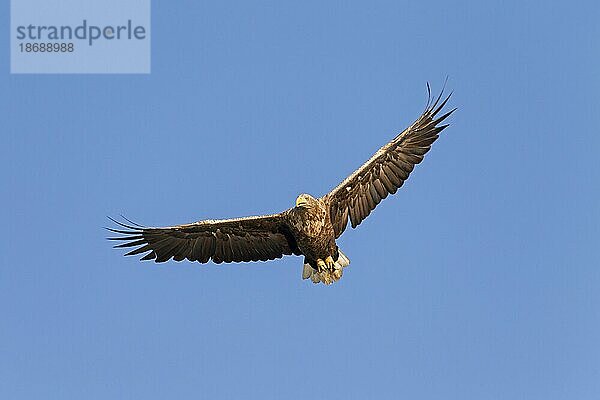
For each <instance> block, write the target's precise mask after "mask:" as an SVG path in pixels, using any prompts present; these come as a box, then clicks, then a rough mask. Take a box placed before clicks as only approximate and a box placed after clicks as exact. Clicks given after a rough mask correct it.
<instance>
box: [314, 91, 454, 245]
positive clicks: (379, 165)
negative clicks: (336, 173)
mask: <svg viewBox="0 0 600 400" xmlns="http://www.w3.org/2000/svg"><path fill="white" fill-rule="evenodd" d="M427 89H428V92H429V94H430V95H431V92H430V90H429V85H427ZM442 93H443V91H442ZM442 93H440V95H439V96H438V98H437V100H436V101H435V102H434V103H433V104H430V102H429V101H428V102H427V107H426V108H425V111H424V112H423V114H421V116H420V117H419V118H418V119H417V120H416V121H415V122H414V123H413V124H412V125H411V126H409V127H408V128H406V129H405V130H404V131H403V132H402V133H400V134H399V135H398V136H396V137H395V138H394V139H393V140H392V141H391V142H389V143H388V144H386V145H385V146H383V147H382V148H381V149H379V151H377V153H375V154H374V155H373V157H371V158H370V159H369V160H368V161H367V162H366V163H364V164H363V165H362V166H361V167H360V168H359V169H357V170H356V171H354V173H352V175H350V176H349V177H348V178H346V179H345V180H344V181H343V182H342V183H340V184H339V185H338V186H337V187H336V188H335V189H333V190H332V191H331V192H330V193H328V194H327V195H326V196H325V198H326V199H327V200H328V202H329V204H330V216H331V223H332V224H333V228H334V231H335V237H336V238H338V237H339V236H340V235H341V234H342V233H343V232H344V229H346V225H347V224H348V218H350V223H351V224H352V227H353V228H356V227H357V226H358V224H360V223H361V222H362V221H363V220H364V219H365V218H367V216H368V215H369V214H370V213H371V211H372V210H373V209H375V207H376V206H377V204H379V202H380V201H381V200H382V199H385V198H386V197H387V196H388V194H394V193H396V191H397V190H398V188H400V187H401V186H402V185H403V184H404V181H405V180H406V179H408V175H409V174H410V173H411V172H412V170H413V168H414V166H415V164H418V163H420V162H421V161H422V160H423V156H424V155H425V153H427V152H428V151H429V149H430V148H431V144H432V143H433V142H434V141H435V140H436V139H437V138H438V134H439V133H440V132H441V131H442V130H443V129H444V128H446V127H447V126H448V125H439V124H440V123H441V122H442V121H443V120H445V119H446V118H447V117H448V116H449V115H450V114H452V112H454V110H455V109H453V110H450V111H449V112H447V113H445V114H444V115H442V116H440V117H438V116H437V115H438V113H439V112H440V110H442V108H444V106H445V105H446V103H447V102H448V99H450V95H451V94H450V95H448V96H447V97H446V98H445V99H444V100H443V101H442V102H441V103H440V100H441V99H442ZM438 103H440V104H438Z"/></svg>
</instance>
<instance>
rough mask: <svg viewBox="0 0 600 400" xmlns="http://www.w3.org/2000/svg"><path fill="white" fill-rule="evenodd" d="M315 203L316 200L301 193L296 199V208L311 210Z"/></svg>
mask: <svg viewBox="0 0 600 400" xmlns="http://www.w3.org/2000/svg"><path fill="white" fill-rule="evenodd" d="M315 203H317V199H315V198H314V197H312V196H311V195H310V194H306V193H302V194H301V195H300V196H298V198H296V208H311V207H313V206H314V205H315Z"/></svg>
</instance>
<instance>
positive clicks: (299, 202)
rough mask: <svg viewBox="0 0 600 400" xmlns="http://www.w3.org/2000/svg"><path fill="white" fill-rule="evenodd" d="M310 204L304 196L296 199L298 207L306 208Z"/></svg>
mask: <svg viewBox="0 0 600 400" xmlns="http://www.w3.org/2000/svg"><path fill="white" fill-rule="evenodd" d="M307 204H308V202H307V201H306V199H305V198H304V197H302V196H299V197H298V198H297V199H296V207H304V206H305V205H307Z"/></svg>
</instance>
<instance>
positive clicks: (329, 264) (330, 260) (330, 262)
mask: <svg viewBox="0 0 600 400" xmlns="http://www.w3.org/2000/svg"><path fill="white" fill-rule="evenodd" d="M325 263H326V264H327V268H329V269H333V268H334V264H335V262H334V261H333V258H332V257H331V256H327V258H326V259H325Z"/></svg>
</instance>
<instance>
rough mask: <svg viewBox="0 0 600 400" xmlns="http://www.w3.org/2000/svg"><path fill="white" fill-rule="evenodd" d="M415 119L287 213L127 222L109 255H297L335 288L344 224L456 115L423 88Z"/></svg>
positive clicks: (365, 211) (377, 197) (371, 205)
mask: <svg viewBox="0 0 600 400" xmlns="http://www.w3.org/2000/svg"><path fill="white" fill-rule="evenodd" d="M427 93H428V100H427V104H426V106H425V110H424V111H423V113H422V114H421V115H420V116H419V118H417V120H416V121H415V122H414V123H413V124H411V125H410V126H409V127H408V128H406V129H405V130H404V131H402V132H401V133H400V134H399V135H397V136H396V137H395V138H394V139H392V140H391V141H390V142H389V143H387V144H386V145H385V146H383V147H381V148H380V149H379V150H378V151H377V152H376V153H375V154H374V155H373V156H372V157H371V158H370V159H369V160H368V161H367V162H365V163H364V164H363V165H362V166H361V167H360V168H358V169H357V170H356V171H354V172H353V173H352V174H351V175H350V176H348V177H347V178H346V179H344V180H343V181H342V182H341V183H340V184H339V185H338V186H336V187H335V188H334V189H333V190H332V191H331V192H329V193H327V194H326V195H324V196H322V197H319V198H316V197H313V196H311V195H310V194H306V193H303V194H300V195H299V196H298V197H297V199H296V203H295V205H294V207H292V208H290V209H288V210H285V211H283V212H280V213H278V214H271V215H262V216H254V217H245V218H233V219H220V220H203V221H198V222H194V223H190V224H184V225H176V226H169V227H162V228H154V227H145V226H142V225H139V224H136V223H134V222H132V221H130V220H128V219H127V218H125V217H123V218H124V220H125V221H123V222H119V221H117V220H115V219H113V218H110V217H109V218H110V220H111V221H113V223H115V224H117V225H118V226H115V227H113V228H106V229H108V230H109V231H111V232H113V233H114V234H117V235H116V236H115V237H109V238H107V239H108V240H113V241H117V242H118V244H116V245H115V246H114V247H116V248H133V249H132V250H130V251H129V252H128V253H126V254H125V255H126V256H130V255H136V254H143V253H145V254H143V256H142V257H141V260H154V261H155V262H157V263H162V262H165V261H168V260H170V259H171V258H172V259H173V260H175V261H182V260H186V259H187V260H189V261H192V262H193V261H198V262H199V263H202V264H204V263H208V262H209V261H211V260H212V262H214V263H215V264H220V263H231V262H249V261H267V260H274V259H277V258H281V257H283V256H284V255H297V256H304V265H303V269H302V278H303V279H309V278H310V280H311V281H312V282H314V283H319V282H323V283H324V284H326V285H330V284H331V283H333V282H336V281H338V280H339V279H340V278H341V277H342V274H343V271H344V268H346V267H347V266H348V265H349V264H350V260H349V259H348V257H346V255H345V254H344V253H343V252H342V251H341V250H340V248H339V247H338V246H337V244H336V239H338V238H339V237H340V236H341V235H342V234H343V233H344V230H345V229H346V227H347V225H348V222H350V225H351V226H352V228H356V227H357V226H358V225H359V224H360V223H361V222H362V221H363V220H364V219H365V218H367V217H368V216H369V214H370V213H371V211H373V210H374V209H375V207H377V205H378V204H379V203H380V202H381V200H383V199H385V198H386V197H388V196H389V195H392V194H395V193H396V191H397V190H398V189H399V188H400V187H401V186H402V185H403V184H404V182H405V181H406V180H407V179H408V177H409V175H410V173H411V172H412V170H413V168H414V167H415V165H416V164H419V163H420V162H421V161H422V160H423V157H424V156H425V154H426V153H427V152H428V151H429V149H430V148H431V145H432V143H433V142H435V140H436V139H437V138H438V137H439V134H440V132H442V131H443V130H444V129H445V128H446V127H447V126H448V124H441V123H442V122H443V121H444V120H446V118H448V116H450V114H452V113H453V112H454V111H455V110H456V108H454V109H452V110H450V111H448V112H445V113H442V114H441V115H439V114H440V112H441V111H442V110H443V109H444V107H445V106H446V103H447V102H448V100H449V99H450V96H451V95H452V93H450V94H449V95H447V96H445V97H444V89H442V91H441V92H440V94H439V95H438V96H437V97H436V98H435V100H434V99H433V98H432V96H431V89H430V86H429V84H427Z"/></svg>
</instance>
